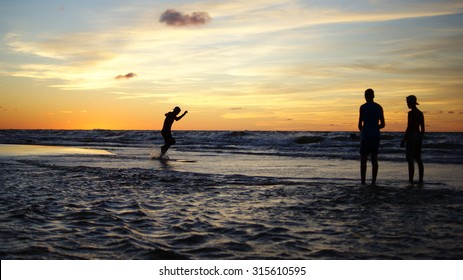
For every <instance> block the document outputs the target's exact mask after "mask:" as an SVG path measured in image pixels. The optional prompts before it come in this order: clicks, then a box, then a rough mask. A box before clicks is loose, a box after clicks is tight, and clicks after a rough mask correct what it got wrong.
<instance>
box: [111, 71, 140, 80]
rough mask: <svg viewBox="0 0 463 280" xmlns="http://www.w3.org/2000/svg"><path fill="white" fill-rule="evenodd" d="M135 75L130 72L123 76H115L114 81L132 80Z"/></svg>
mask: <svg viewBox="0 0 463 280" xmlns="http://www.w3.org/2000/svg"><path fill="white" fill-rule="evenodd" d="M136 76H137V74H135V73H133V72H130V73H127V74H125V75H117V76H116V77H115V78H114V79H116V80H128V79H132V78H134V77H136Z"/></svg>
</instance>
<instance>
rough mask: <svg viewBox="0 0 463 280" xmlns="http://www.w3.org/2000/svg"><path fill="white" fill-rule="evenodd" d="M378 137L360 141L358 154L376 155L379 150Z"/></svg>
mask: <svg viewBox="0 0 463 280" xmlns="http://www.w3.org/2000/svg"><path fill="white" fill-rule="evenodd" d="M379 142H380V138H379V137H371V138H369V139H362V141H361V142H360V154H362V155H368V154H378V150H379Z"/></svg>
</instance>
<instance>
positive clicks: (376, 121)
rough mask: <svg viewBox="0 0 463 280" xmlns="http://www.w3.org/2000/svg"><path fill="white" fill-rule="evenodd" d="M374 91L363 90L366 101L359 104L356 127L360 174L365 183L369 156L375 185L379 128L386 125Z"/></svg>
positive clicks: (363, 183)
mask: <svg viewBox="0 0 463 280" xmlns="http://www.w3.org/2000/svg"><path fill="white" fill-rule="evenodd" d="M374 98H375V92H374V91H373V90H372V89H371V88H369V89H367V90H366V91H365V100H366V103H365V104H363V105H362V106H360V112H359V122H358V128H359V130H360V132H361V142H360V176H361V181H362V185H365V184H366V183H365V181H366V173H367V161H368V156H369V155H370V156H371V165H372V179H371V185H372V186H375V185H376V177H377V176H378V150H379V142H380V129H382V128H384V127H385V126H386V123H385V121H384V112H383V108H382V107H381V105H379V104H378V103H375V102H374V101H373V100H374Z"/></svg>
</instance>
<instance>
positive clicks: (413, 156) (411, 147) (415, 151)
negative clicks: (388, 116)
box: [400, 95, 424, 186]
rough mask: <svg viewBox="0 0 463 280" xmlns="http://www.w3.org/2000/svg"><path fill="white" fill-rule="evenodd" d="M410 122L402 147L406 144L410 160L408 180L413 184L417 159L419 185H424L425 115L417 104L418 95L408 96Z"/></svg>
mask: <svg viewBox="0 0 463 280" xmlns="http://www.w3.org/2000/svg"><path fill="white" fill-rule="evenodd" d="M407 105H408V108H409V109H410V111H409V112H408V124H407V130H406V131H405V136H404V138H403V140H402V143H401V145H400V146H401V147H403V146H405V145H406V156H407V162H408V182H409V183H410V186H413V176H414V174H415V166H414V164H415V161H416V163H417V164H418V171H419V183H418V184H419V185H423V175H424V166H423V161H422V160H421V144H422V142H423V136H424V115H423V112H421V111H420V110H419V109H418V108H417V107H416V105H420V104H418V102H417V100H416V96H414V95H410V96H407Z"/></svg>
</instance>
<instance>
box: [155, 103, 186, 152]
mask: <svg viewBox="0 0 463 280" xmlns="http://www.w3.org/2000/svg"><path fill="white" fill-rule="evenodd" d="M180 111H181V109H180V108H179V107H175V108H174V110H173V111H172V112H168V113H166V114H165V116H166V118H165V120H164V125H163V126H162V130H161V135H162V137H163V138H164V143H165V144H164V146H162V147H161V156H163V155H164V154H165V153H167V150H168V149H169V148H170V146H172V145H174V144H175V139H174V137H172V124H173V123H174V121H179V120H181V119H182V118H183V117H184V116H185V115H186V114H187V113H188V111H185V112H184V113H183V114H182V115H181V116H180V117H178V116H177V115H178V114H179V113H180Z"/></svg>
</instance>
